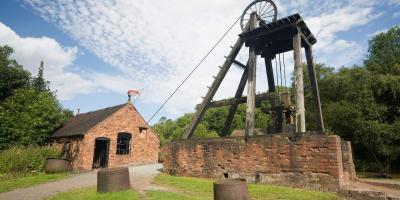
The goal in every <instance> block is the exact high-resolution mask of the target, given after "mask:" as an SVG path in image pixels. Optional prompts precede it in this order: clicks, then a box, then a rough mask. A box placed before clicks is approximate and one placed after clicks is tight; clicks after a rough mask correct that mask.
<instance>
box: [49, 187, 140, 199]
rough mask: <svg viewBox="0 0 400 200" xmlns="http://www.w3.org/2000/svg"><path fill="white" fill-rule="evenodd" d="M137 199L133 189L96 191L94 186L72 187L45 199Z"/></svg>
mask: <svg viewBox="0 0 400 200" xmlns="http://www.w3.org/2000/svg"><path fill="white" fill-rule="evenodd" d="M128 199H129V200H138V199H139V198H138V194H137V193H136V192H135V191H133V190H126V191H121V192H109V193H97V191H96V188H95V187H85V188H79V189H72V190H69V191H66V192H62V193H59V194H56V195H55V196H52V197H50V198H48V199H46V200H128Z"/></svg>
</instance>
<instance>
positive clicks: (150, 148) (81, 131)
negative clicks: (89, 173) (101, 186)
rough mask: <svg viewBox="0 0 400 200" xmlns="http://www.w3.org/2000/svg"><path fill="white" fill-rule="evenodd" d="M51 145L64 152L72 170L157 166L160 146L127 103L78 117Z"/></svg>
mask: <svg viewBox="0 0 400 200" xmlns="http://www.w3.org/2000/svg"><path fill="white" fill-rule="evenodd" d="M50 144H51V145H56V146H58V147H59V148H62V158H65V159H70V160H71V164H72V167H73V169H75V170H91V169H94V168H103V167H118V166H126V165H142V164H149V163H156V162H157V161H158V152H159V145H160V142H159V139H158V137H157V135H156V133H155V132H154V130H152V129H151V128H150V127H148V126H147V125H146V122H145V120H144V119H143V117H142V116H141V115H140V114H139V112H138V111H137V110H136V108H135V107H134V106H133V105H132V103H130V102H128V103H126V104H121V105H117V106H113V107H109V108H104V109H101V110H96V111H92V112H88V113H83V114H77V115H76V116H74V117H73V118H71V119H70V120H69V121H68V123H66V124H65V125H64V126H62V127H61V128H60V129H58V130H57V131H55V132H54V134H53V135H52V136H51V138H50Z"/></svg>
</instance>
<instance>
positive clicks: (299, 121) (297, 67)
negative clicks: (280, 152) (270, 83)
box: [293, 31, 306, 132]
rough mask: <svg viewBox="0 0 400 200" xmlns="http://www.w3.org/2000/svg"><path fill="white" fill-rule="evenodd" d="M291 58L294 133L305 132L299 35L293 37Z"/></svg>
mask: <svg viewBox="0 0 400 200" xmlns="http://www.w3.org/2000/svg"><path fill="white" fill-rule="evenodd" d="M293 58H294V74H295V88H296V131H297V132H305V131H306V122H305V109H304V84H303V68H302V67H301V35H300V31H299V33H297V34H295V35H294V36H293Z"/></svg>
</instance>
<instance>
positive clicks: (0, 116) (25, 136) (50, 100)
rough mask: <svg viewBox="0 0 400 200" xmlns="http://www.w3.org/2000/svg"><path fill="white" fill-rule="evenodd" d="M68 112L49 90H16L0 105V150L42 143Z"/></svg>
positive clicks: (64, 119) (67, 116) (69, 113)
mask: <svg viewBox="0 0 400 200" xmlns="http://www.w3.org/2000/svg"><path fill="white" fill-rule="evenodd" d="M71 116H72V112H71V111H68V110H63V109H62V108H61V106H60V105H59V103H58V101H57V100H56V99H55V98H54V96H53V95H52V94H51V93H49V92H39V93H38V92H37V91H36V90H35V89H33V88H26V89H19V90H16V91H15V92H14V94H13V95H12V96H10V97H8V98H7V99H6V100H5V101H4V102H2V103H1V105H0V121H1V122H2V123H1V124H0V149H6V148H8V147H10V146H12V145H34V144H36V145H43V144H44V143H45V142H46V140H47V138H48V136H49V135H50V134H51V133H52V132H53V131H54V130H55V129H56V128H58V127H59V126H60V125H62V123H63V122H65V121H66V120H67V118H69V117H71Z"/></svg>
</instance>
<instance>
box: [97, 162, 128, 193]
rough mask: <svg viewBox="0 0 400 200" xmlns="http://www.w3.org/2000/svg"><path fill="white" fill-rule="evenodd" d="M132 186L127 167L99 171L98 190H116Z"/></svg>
mask: <svg viewBox="0 0 400 200" xmlns="http://www.w3.org/2000/svg"><path fill="white" fill-rule="evenodd" d="M130 188H131V182H130V179H129V169H128V168H127V167H118V168H107V169H100V170H99V171H98V172H97V192H116V191H122V190H128V189H130Z"/></svg>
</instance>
